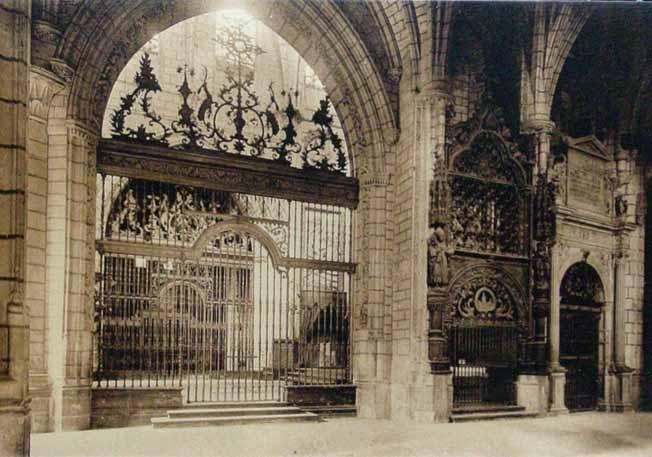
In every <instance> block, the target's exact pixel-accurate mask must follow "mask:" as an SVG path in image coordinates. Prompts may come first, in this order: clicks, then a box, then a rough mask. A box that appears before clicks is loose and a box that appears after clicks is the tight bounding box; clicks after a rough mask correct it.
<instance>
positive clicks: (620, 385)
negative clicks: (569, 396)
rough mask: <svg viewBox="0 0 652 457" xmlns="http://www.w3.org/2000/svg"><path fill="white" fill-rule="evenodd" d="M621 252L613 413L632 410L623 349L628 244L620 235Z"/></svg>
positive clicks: (618, 258)
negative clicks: (625, 248) (626, 248)
mask: <svg viewBox="0 0 652 457" xmlns="http://www.w3.org/2000/svg"><path fill="white" fill-rule="evenodd" d="M619 243H620V244H621V250H620V252H618V253H617V255H616V262H615V271H614V285H615V289H616V291H615V292H616V293H615V300H614V317H613V337H612V338H613V343H614V349H613V362H614V363H613V365H612V373H613V374H614V375H615V379H614V381H615V382H614V384H612V388H613V389H614V392H612V395H611V399H612V404H611V405H610V406H609V409H611V410H613V411H631V410H632V375H633V371H634V370H633V369H632V368H630V367H629V366H627V361H626V359H625V349H626V347H627V333H626V322H627V284H626V276H627V258H628V255H627V252H626V251H625V250H623V249H622V247H623V246H626V245H627V244H628V237H627V236H626V235H624V234H621V235H620V240H619Z"/></svg>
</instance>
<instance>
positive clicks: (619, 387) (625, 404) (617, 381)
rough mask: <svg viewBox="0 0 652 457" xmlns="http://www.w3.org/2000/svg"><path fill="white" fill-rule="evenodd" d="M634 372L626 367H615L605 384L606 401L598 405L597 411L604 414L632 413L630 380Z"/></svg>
mask: <svg viewBox="0 0 652 457" xmlns="http://www.w3.org/2000/svg"><path fill="white" fill-rule="evenodd" d="M633 375H634V371H633V370H632V369H631V368H628V367H615V368H614V369H613V370H611V372H610V374H609V376H608V378H607V382H608V389H607V395H606V399H605V400H604V401H601V402H600V403H598V409H599V410H600V411H606V412H617V413H625V412H631V411H634V406H633V404H632V378H633Z"/></svg>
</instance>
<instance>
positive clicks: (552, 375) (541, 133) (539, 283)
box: [526, 120, 568, 414]
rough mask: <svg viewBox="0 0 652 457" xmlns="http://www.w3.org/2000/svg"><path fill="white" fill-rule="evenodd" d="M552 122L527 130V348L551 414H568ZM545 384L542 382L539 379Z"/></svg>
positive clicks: (538, 122)
mask: <svg viewBox="0 0 652 457" xmlns="http://www.w3.org/2000/svg"><path fill="white" fill-rule="evenodd" d="M553 129H554V124H553V123H552V122H550V121H549V120H536V121H535V120H530V121H529V122H528V123H527V125H526V130H527V131H528V132H529V133H530V135H531V138H532V140H533V142H534V144H533V150H534V153H535V159H536V161H535V167H534V179H535V182H534V205H533V207H534V214H533V221H534V227H533V229H534V230H533V235H534V236H533V246H532V273H533V279H534V280H533V290H532V296H533V303H532V317H533V330H534V334H533V335H532V341H531V342H530V344H529V345H528V351H527V355H528V360H527V369H528V371H530V372H531V373H532V374H533V375H538V376H540V377H541V376H544V375H547V376H548V380H547V381H548V384H549V386H548V403H549V412H550V413H552V414H561V413H567V412H568V410H567V409H566V407H565V405H564V385H565V381H566V375H565V370H564V368H563V367H562V366H561V365H560V363H559V311H560V310H559V286H560V281H561V278H560V277H559V268H560V260H561V259H560V256H559V253H558V248H557V247H556V238H557V216H556V201H555V200H556V189H555V184H554V182H553V181H552V173H550V172H549V170H550V169H551V168H552V159H551V157H550V155H551V151H550V134H551V132H552V131H553ZM540 381H541V384H544V381H543V379H541V380H540Z"/></svg>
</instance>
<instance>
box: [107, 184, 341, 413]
mask: <svg viewBox="0 0 652 457" xmlns="http://www.w3.org/2000/svg"><path fill="white" fill-rule="evenodd" d="M98 188H99V189H100V190H101V197H100V200H101V205H100V206H99V211H98V218H99V221H98V227H99V230H98V241H97V248H98V260H97V265H98V271H99V273H98V282H97V287H98V291H97V304H96V325H97V331H96V335H97V344H96V348H97V352H96V357H95V363H96V367H95V383H96V386H98V387H134V386H138V387H151V388H155V387H159V386H181V387H183V389H184V390H185V392H186V393H185V398H186V401H188V402H201V401H209V402H210V401H251V400H283V399H284V396H285V387H287V386H288V385H295V384H301V385H333V384H345V383H350V380H351V373H350V355H349V318H350V296H351V273H352V272H353V268H354V266H353V265H352V264H351V263H350V262H349V261H348V260H349V259H350V255H351V247H350V226H351V210H350V209H349V208H346V207H342V206H335V205H328V204H315V203H309V202H301V201H292V200H287V199H280V198H274V197H261V196H254V195H248V194H244V193H235V192H224V191H215V190H211V189H206V188H201V187H193V186H188V185H181V184H172V183H165V182H159V181H148V180H144V179H133V178H126V177H121V176H114V175H106V174H101V175H98Z"/></svg>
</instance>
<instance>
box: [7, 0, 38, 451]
mask: <svg viewBox="0 0 652 457" xmlns="http://www.w3.org/2000/svg"><path fill="white" fill-rule="evenodd" d="M30 17H31V11H30V2H28V1H22V0H6V1H4V2H3V4H2V8H0V119H1V121H0V122H1V124H2V128H0V257H1V258H2V261H0V455H7V456H10V455H29V433H30V420H29V397H28V370H29V308H28V305H27V303H26V300H25V280H26V275H25V272H26V268H25V226H26V203H27V202H26V187H27V183H26V153H25V151H26V130H25V126H26V124H27V110H28V108H27V103H28V93H29V85H28V84H29V83H28V81H29V55H30V48H29V37H30Z"/></svg>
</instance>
